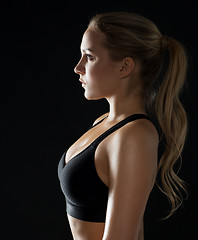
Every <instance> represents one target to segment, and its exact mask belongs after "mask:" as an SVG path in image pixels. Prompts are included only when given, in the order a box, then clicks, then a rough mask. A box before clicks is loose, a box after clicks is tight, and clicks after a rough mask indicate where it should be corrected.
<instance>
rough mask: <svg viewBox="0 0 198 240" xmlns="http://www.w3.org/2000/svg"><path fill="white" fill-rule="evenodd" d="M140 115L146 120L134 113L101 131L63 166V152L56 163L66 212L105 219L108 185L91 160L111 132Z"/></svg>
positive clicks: (145, 117)
mask: <svg viewBox="0 0 198 240" xmlns="http://www.w3.org/2000/svg"><path fill="white" fill-rule="evenodd" d="M142 118H144V119H148V117H147V116H146V115H144V114H133V115H131V116H129V117H127V118H125V119H124V120H122V121H120V122H119V123H117V124H116V125H114V126H113V127H111V128H110V129H108V130H107V131H106V132H104V133H103V134H101V135H100V136H99V137H98V138H97V139H96V140H94V141H93V142H92V143H91V144H90V145H89V146H88V147H87V148H85V149H84V150H83V151H81V152H80V153H79V154H77V155H76V156H74V157H73V158H72V159H71V160H70V161H69V162H68V163H67V164H66V165H65V155H66V152H65V153H64V154H63V156H62V158H61V160H60V162H59V165H58V177H59V180H60V185H61V189H62V191H63V193H64V195H65V198H66V211H67V213H68V214H69V215H71V216H73V217H75V218H77V219H80V220H84V221H89V222H105V217H106V209H107V201H108V187H107V186H106V185H105V184H104V183H103V182H102V181H101V179H100V178H99V176H98V174H97V172H96V168H95V162H94V155H95V151H96V148H97V146H98V144H99V143H100V142H101V141H102V140H104V139H105V138H106V137H107V136H109V135H110V134H111V133H113V132H114V131H116V130H118V129H119V128H121V127H122V126H124V125H126V124H127V123H129V122H132V121H134V120H137V119H142ZM101 122H102V121H100V122H99V123H101ZM99 123H97V124H99ZM97 124H96V125H97ZM96 125H94V126H93V127H95V126H96Z"/></svg>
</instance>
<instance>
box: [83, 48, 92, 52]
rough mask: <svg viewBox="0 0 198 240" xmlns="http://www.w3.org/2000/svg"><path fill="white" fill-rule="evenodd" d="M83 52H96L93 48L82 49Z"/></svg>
mask: <svg viewBox="0 0 198 240" xmlns="http://www.w3.org/2000/svg"><path fill="white" fill-rule="evenodd" d="M82 51H83V52H85V51H89V52H94V50H93V49H91V48H85V49H82Z"/></svg>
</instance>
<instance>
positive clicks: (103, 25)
mask: <svg viewBox="0 0 198 240" xmlns="http://www.w3.org/2000/svg"><path fill="white" fill-rule="evenodd" d="M80 49H81V54H82V55H81V59H80V61H79V62H78V64H77V65H76V67H75V73H77V74H78V75H79V81H80V83H81V84H82V87H83V88H84V96H85V98H86V99H88V100H92V99H96V100H97V99H102V98H104V99H106V100H107V102H108V103H109V112H108V113H105V114H104V115H102V116H100V117H99V118H98V119H96V120H95V122H94V123H93V125H92V127H91V128H90V129H89V130H88V131H87V132H85V133H84V135H83V136H82V137H80V138H79V139H78V140H77V141H76V142H75V143H74V144H73V145H72V146H71V147H70V148H69V149H68V150H67V151H65V153H64V154H63V156H62V158H61V160H60V162H59V166H58V176H59V179H60V184H61V188H62V191H63V193H64V195H65V198H66V211H67V215H68V220H69V224H70V227H71V231H72V235H73V238H74V239H75V240H143V239H144V229H143V219H144V212H145V208H146V204H147V201H148V198H149V195H150V192H151V190H152V188H153V186H154V184H155V182H156V178H157V176H158V178H159V179H160V184H159V187H160V189H161V190H162V191H163V193H164V194H165V195H166V196H167V197H168V199H169V201H170V203H171V211H170V214H169V216H171V215H172V214H173V213H174V212H175V210H176V209H177V208H178V207H179V206H180V205H181V203H182V200H183V198H182V191H183V190H184V191H185V185H184V183H183V181H182V180H181V179H180V178H179V177H178V176H177V174H176V173H175V172H174V169H173V167H174V165H175V163H176V162H177V160H178V159H179V158H180V157H181V153H182V150H183V146H184V142H185V137H186V132H187V119H186V113H185V110H184V108H183V106H182V104H181V102H180V100H179V95H180V92H181V90H182V87H183V85H184V82H185V77H186V69H187V57H186V53H185V50H184V48H183V46H182V45H181V43H179V42H178V41H177V40H175V39H173V38H171V37H167V36H164V35H162V34H161V33H160V31H159V29H158V28H157V26H156V25H155V24H154V23H153V22H152V21H150V20H149V19H147V18H145V17H143V16H140V15H138V14H135V13H128V12H110V13H104V14H98V15H96V16H94V17H93V18H92V19H91V21H90V23H89V25H88V28H87V29H86V31H85V33H84V35H83V38H82V42H81V46H80ZM160 144H161V145H163V149H164V151H163V154H162V156H161V157H160V159H158V148H159V145H160Z"/></svg>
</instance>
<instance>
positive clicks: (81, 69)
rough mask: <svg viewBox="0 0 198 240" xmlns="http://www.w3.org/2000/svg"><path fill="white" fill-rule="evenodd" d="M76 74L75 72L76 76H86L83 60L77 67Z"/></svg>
mask: <svg viewBox="0 0 198 240" xmlns="http://www.w3.org/2000/svg"><path fill="white" fill-rule="evenodd" d="M74 72H75V73H76V74H81V75H83V74H85V67H84V65H83V63H82V60H80V61H79V62H78V64H77V65H76V66H75V68H74Z"/></svg>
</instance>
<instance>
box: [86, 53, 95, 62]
mask: <svg viewBox="0 0 198 240" xmlns="http://www.w3.org/2000/svg"><path fill="white" fill-rule="evenodd" d="M85 57H86V59H87V61H92V60H93V59H94V57H93V56H91V55H90V54H85Z"/></svg>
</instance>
